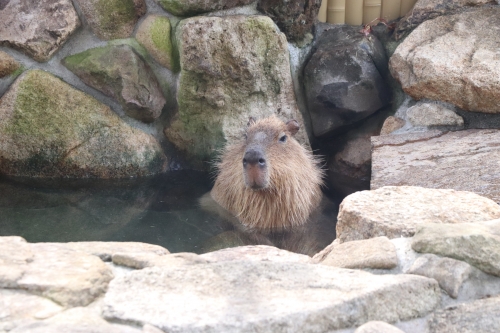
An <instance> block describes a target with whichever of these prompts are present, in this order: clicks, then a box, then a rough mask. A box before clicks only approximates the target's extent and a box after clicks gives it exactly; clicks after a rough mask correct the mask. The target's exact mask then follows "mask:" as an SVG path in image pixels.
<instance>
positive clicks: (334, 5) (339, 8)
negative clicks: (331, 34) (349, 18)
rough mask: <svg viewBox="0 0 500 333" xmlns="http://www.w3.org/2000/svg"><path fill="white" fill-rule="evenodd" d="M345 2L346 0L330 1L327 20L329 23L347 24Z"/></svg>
mask: <svg viewBox="0 0 500 333" xmlns="http://www.w3.org/2000/svg"><path fill="white" fill-rule="evenodd" d="M348 1H349V0H348ZM345 2H346V0H328V14H327V19H326V21H327V22H328V23H332V24H344V23H345Z"/></svg>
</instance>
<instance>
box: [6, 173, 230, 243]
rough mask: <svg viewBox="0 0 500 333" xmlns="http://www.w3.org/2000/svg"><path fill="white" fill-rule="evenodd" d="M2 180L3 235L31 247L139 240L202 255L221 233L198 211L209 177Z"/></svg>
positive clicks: (201, 175)
mask: <svg viewBox="0 0 500 333" xmlns="http://www.w3.org/2000/svg"><path fill="white" fill-rule="evenodd" d="M27 184H28V183H27V182H26V183H24V182H22V180H19V179H16V180H8V179H0V236H8V235H16V236H22V237H24V238H25V239H26V240H27V241H29V242H71V241H137V242H146V243H152V244H158V245H161V246H164V247H165V248H167V249H168V250H170V251H171V252H182V251H191V252H201V251H202V250H201V249H200V246H201V245H200V244H203V243H204V242H205V241H206V240H207V239H209V238H211V237H213V236H215V235H217V234H219V233H221V232H222V229H221V227H220V226H219V225H218V222H217V219H215V218H213V217H210V216H207V214H206V213H205V212H202V211H201V210H199V209H198V201H197V198H198V197H200V196H201V195H202V194H204V193H206V192H207V191H209V190H210V187H211V182H210V179H209V178H208V177H206V175H204V174H202V173H198V172H193V171H189V172H188V171H175V172H170V173H168V174H166V175H162V176H159V177H155V178H149V179H134V180H126V181H124V180H118V181H117V180H105V181H103V180H98V181H96V180H57V181H56V180H51V181H50V182H49V181H43V182H38V183H37V184H36V185H33V181H30V183H29V184H31V185H27Z"/></svg>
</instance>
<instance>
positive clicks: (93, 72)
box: [63, 44, 166, 122]
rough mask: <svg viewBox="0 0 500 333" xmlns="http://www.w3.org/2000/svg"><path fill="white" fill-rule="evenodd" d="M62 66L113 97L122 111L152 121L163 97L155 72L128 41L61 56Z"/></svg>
mask: <svg viewBox="0 0 500 333" xmlns="http://www.w3.org/2000/svg"><path fill="white" fill-rule="evenodd" d="M63 64H64V66H66V67H67V68H68V69H69V70H70V71H72V72H73V73H75V74H76V75H77V76H78V77H80V78H81V79H82V81H83V82H85V83H86V84H88V85H89V86H91V87H93V88H95V89H97V90H100V91H101V92H103V93H104V94H106V95H108V96H111V97H113V98H114V99H115V100H117V101H118V102H119V103H120V104H121V105H122V107H123V109H124V111H125V113H126V114H127V115H128V116H130V117H132V118H135V119H138V120H141V121H144V122H152V121H154V120H155V119H156V118H158V117H159V116H160V114H161V111H162V108H163V106H164V105H165V103H166V100H165V97H163V93H162V91H161V89H160V85H159V83H158V80H157V79H156V76H155V74H154V72H153V71H152V70H151V68H150V67H149V66H148V64H147V63H146V62H145V61H144V60H143V58H142V57H141V56H140V55H139V54H138V53H137V52H136V51H135V50H134V49H133V48H132V47H131V46H130V45H126V44H123V45H108V46H103V47H98V48H94V49H90V50H87V51H84V52H82V53H78V54H74V55H71V56H69V57H66V58H64V60H63Z"/></svg>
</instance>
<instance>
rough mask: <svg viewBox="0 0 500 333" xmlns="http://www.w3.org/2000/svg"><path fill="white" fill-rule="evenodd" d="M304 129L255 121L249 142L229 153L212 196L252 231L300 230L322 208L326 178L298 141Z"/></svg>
mask: <svg viewBox="0 0 500 333" xmlns="http://www.w3.org/2000/svg"><path fill="white" fill-rule="evenodd" d="M298 130H299V124H298V123H297V121H295V120H290V121H288V122H287V123H286V124H285V123H284V122H283V121H281V120H280V119H278V118H277V117H275V116H272V117H269V118H265V119H261V120H254V119H253V118H250V121H249V123H248V126H247V129H246V131H245V135H244V137H243V138H242V139H241V140H239V141H238V142H235V143H234V144H232V145H229V146H228V147H226V149H225V150H224V152H223V154H222V158H221V162H220V163H219V165H218V171H219V174H218V176H217V179H216V181H215V185H214V187H213V189H212V191H211V196H212V198H213V199H214V200H215V202H217V203H218V204H219V205H220V206H222V207H223V208H224V209H226V210H227V211H228V212H229V213H230V214H231V215H233V216H235V217H237V219H238V220H239V222H241V224H242V225H244V226H245V227H246V228H248V230H259V231H281V230H287V229H291V228H294V227H297V226H301V225H303V224H305V223H306V222H307V221H308V218H309V216H310V215H311V213H312V211H313V210H314V209H316V208H317V207H318V205H319V204H320V202H321V198H322V192H321V188H320V187H321V185H322V183H323V180H322V177H323V172H322V170H321V169H320V168H319V166H318V160H317V159H316V158H315V157H314V156H313V154H312V153H311V152H310V151H309V150H308V149H306V148H304V147H303V146H302V145H301V144H299V143H298V142H297V140H295V138H294V135H295V134H296V133H297V131H298Z"/></svg>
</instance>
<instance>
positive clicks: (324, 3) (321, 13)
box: [318, 0, 328, 22]
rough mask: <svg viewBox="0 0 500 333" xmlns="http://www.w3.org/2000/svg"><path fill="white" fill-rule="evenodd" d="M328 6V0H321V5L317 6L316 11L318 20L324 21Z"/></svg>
mask: <svg viewBox="0 0 500 333" xmlns="http://www.w3.org/2000/svg"><path fill="white" fill-rule="evenodd" d="M327 6H328V0H322V1H321V6H320V7H319V12H318V21H320V22H326V8H327Z"/></svg>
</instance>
